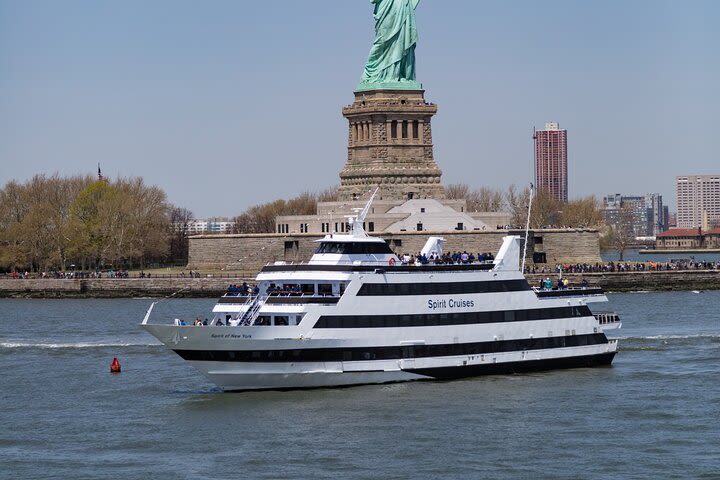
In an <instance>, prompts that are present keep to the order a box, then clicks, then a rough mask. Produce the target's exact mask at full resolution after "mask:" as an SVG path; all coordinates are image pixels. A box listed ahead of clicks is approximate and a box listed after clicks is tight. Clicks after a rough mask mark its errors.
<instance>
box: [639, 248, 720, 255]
mask: <svg viewBox="0 0 720 480" xmlns="http://www.w3.org/2000/svg"><path fill="white" fill-rule="evenodd" d="M653 253H657V254H662V255H667V254H673V253H720V248H687V249H674V248H665V249H660V248H659V249H650V248H641V249H638V254H639V255H651V254H653Z"/></svg>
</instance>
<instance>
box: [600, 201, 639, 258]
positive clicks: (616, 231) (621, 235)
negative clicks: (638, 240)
mask: <svg viewBox="0 0 720 480" xmlns="http://www.w3.org/2000/svg"><path fill="white" fill-rule="evenodd" d="M617 213H618V215H617V217H616V219H615V221H614V222H613V223H611V224H609V225H608V226H607V231H606V233H605V235H604V236H603V237H602V239H601V246H603V247H604V248H612V249H615V250H617V251H618V253H619V254H620V261H621V262H622V261H623V260H624V255H625V250H627V249H628V247H629V246H630V245H631V244H632V243H633V241H634V240H635V230H634V227H633V220H634V218H635V215H634V212H633V209H632V207H630V206H628V205H623V206H622V207H620V209H619V210H618V212H617Z"/></svg>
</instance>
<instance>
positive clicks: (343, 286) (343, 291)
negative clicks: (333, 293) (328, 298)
mask: <svg viewBox="0 0 720 480" xmlns="http://www.w3.org/2000/svg"><path fill="white" fill-rule="evenodd" d="M343 293H345V283H342V282H341V283H340V295H342V294H343Z"/></svg>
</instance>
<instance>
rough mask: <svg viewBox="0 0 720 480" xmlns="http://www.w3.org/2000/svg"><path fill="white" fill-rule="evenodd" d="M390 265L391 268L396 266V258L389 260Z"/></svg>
mask: <svg viewBox="0 0 720 480" xmlns="http://www.w3.org/2000/svg"><path fill="white" fill-rule="evenodd" d="M388 265H390V266H391V267H394V266H395V259H394V258H391V259H390V260H388Z"/></svg>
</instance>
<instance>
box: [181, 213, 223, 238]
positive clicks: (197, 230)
mask: <svg viewBox="0 0 720 480" xmlns="http://www.w3.org/2000/svg"><path fill="white" fill-rule="evenodd" d="M234 225H235V222H233V221H231V220H230V219H229V218H226V217H214V218H208V219H199V220H196V219H193V220H190V221H189V222H188V223H187V225H184V224H182V225H175V229H176V230H181V229H183V228H186V232H187V234H188V235H198V234H203V233H232V231H233V226H234Z"/></svg>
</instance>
